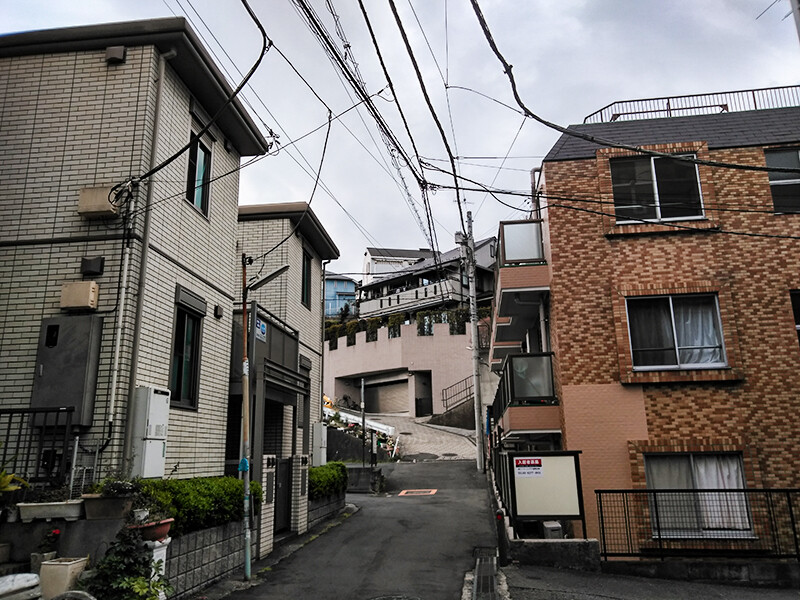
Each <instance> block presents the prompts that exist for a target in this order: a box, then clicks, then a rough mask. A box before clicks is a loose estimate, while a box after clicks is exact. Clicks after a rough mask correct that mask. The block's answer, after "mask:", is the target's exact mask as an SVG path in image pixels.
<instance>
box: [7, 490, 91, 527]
mask: <svg viewBox="0 0 800 600" xmlns="http://www.w3.org/2000/svg"><path fill="white" fill-rule="evenodd" d="M37 495H38V501H37V502H18V503H17V508H18V509H19V517H20V520H22V522H23V523H30V522H31V521H33V520H34V519H44V520H46V521H51V520H52V519H64V520H65V521H77V520H78V519H80V518H81V515H82V513H83V500H81V499H78V500H70V498H69V488H67V487H61V488H56V489H54V490H46V491H44V492H39V493H38V494H37Z"/></svg>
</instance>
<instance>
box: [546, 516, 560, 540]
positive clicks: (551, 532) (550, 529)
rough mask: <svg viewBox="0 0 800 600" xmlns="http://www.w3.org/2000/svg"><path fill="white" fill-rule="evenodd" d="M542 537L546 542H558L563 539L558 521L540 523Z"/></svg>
mask: <svg viewBox="0 0 800 600" xmlns="http://www.w3.org/2000/svg"><path fill="white" fill-rule="evenodd" d="M542 534H543V535H542V537H544V539H546V540H560V539H562V538H563V537H564V533H563V531H562V529H561V523H559V522H558V521H544V522H543V523H542Z"/></svg>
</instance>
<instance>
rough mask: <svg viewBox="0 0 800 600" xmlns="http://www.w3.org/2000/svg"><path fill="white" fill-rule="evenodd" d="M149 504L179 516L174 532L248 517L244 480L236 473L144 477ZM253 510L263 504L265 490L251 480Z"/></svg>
mask: <svg viewBox="0 0 800 600" xmlns="http://www.w3.org/2000/svg"><path fill="white" fill-rule="evenodd" d="M142 494H143V496H144V497H145V504H148V505H150V506H152V507H154V509H155V510H156V511H158V512H163V513H164V514H165V515H167V516H171V517H174V518H175V522H174V523H173V524H172V527H171V528H170V535H172V534H174V535H181V534H185V533H190V532H192V531H198V530H200V529H206V528H208V527H216V526H217V525H224V524H225V523H229V522H231V521H241V520H242V518H243V517H244V502H243V498H244V484H243V482H242V481H241V480H240V479H237V478H235V477H196V478H194V479H155V480H151V479H146V480H142ZM250 496H251V501H252V506H253V514H258V511H259V510H260V508H261V499H262V492H261V486H260V485H259V483H258V482H257V481H251V482H250Z"/></svg>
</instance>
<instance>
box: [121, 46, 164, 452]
mask: <svg viewBox="0 0 800 600" xmlns="http://www.w3.org/2000/svg"><path fill="white" fill-rule="evenodd" d="M177 55H178V53H177V52H176V51H175V49H174V48H173V49H171V50H170V51H169V52H165V53H164V54H162V55H161V57H160V58H159V61H158V83H157V87H156V104H155V116H154V119H153V138H152V141H151V142H150V169H153V168H154V167H155V166H156V164H158V158H157V153H158V140H159V137H160V134H161V131H160V130H161V97H162V95H163V91H164V73H165V71H166V66H167V61H168V60H170V59H172V58H175V57H176V56H177ZM153 187H154V183H153V179H152V178H151V179H150V180H148V182H147V199H146V200H145V205H144V224H143V229H142V257H141V260H140V263H139V284H138V290H137V294H136V318H135V319H134V322H133V345H132V347H131V369H130V374H129V377H128V405H127V416H126V418H125V440H124V445H123V447H122V465H121V466H123V468H127V467H128V466H129V465H130V462H131V460H132V459H133V434H134V431H133V428H132V426H131V423H132V422H133V409H134V406H133V399H134V397H135V393H136V375H137V373H138V371H139V344H140V343H141V339H142V317H143V313H144V292H145V287H146V280H147V260H148V256H149V254H150V209H151V207H152V204H153Z"/></svg>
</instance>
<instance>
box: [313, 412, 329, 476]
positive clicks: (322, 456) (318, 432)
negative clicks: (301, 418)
mask: <svg viewBox="0 0 800 600" xmlns="http://www.w3.org/2000/svg"><path fill="white" fill-rule="evenodd" d="M312 432H313V433H312V435H313V444H314V446H313V451H312V456H311V464H312V465H314V466H315V467H319V466H321V465H325V464H327V463H328V426H327V425H326V424H325V423H314V424H313V425H312Z"/></svg>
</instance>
